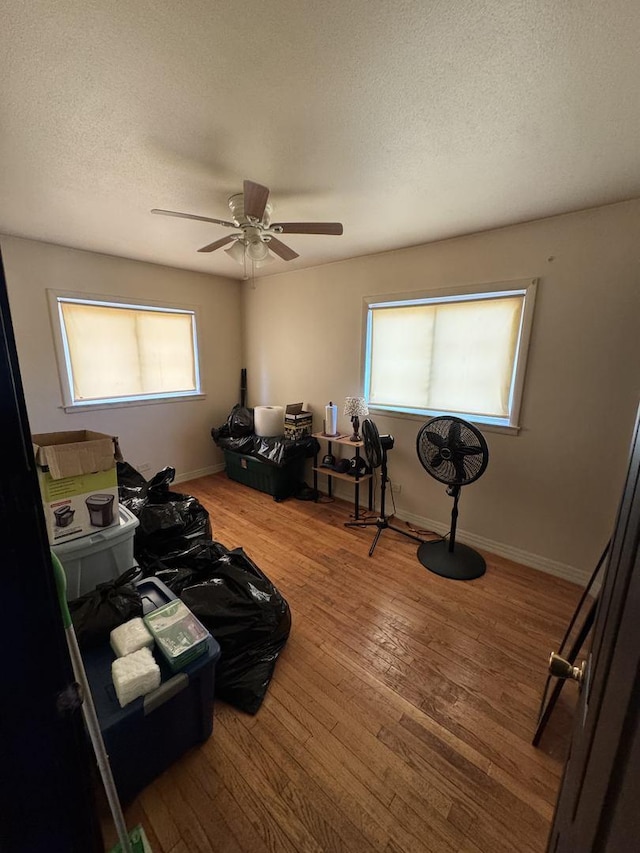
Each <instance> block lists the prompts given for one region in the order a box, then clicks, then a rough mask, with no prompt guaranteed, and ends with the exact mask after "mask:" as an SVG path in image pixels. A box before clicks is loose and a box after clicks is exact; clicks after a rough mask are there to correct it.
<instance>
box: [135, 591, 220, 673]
mask: <svg viewBox="0 0 640 853" xmlns="http://www.w3.org/2000/svg"><path fill="white" fill-rule="evenodd" d="M143 618H144V623H145V625H146V626H147V628H148V629H149V631H150V633H151V634H152V636H153V638H154V640H155V641H156V645H157V646H158V648H159V649H160V651H161V652H162V654H163V656H164V658H165V660H166V661H167V663H168V664H169V666H170V667H171V670H172V671H173V672H177V671H178V670H180V669H182V668H183V667H184V666H186V665H187V664H188V663H191V661H192V660H194V659H195V658H197V657H199V655H201V654H204V652H205V650H206V648H207V640H208V639H209V636H210V635H209V632H208V631H207V629H206V628H205V627H204V625H203V624H202V622H200V621H199V620H198V619H196V617H195V616H194V615H193V613H192V612H191V611H190V610H189V608H188V607H187V605H186V604H185V603H184V602H182V601H180V599H177V600H176V601H170V602H168V603H167V604H165V605H164V606H163V607H158V609H157V610H153V611H152V612H151V613H148V614H147V615H146V616H144V617H143Z"/></svg>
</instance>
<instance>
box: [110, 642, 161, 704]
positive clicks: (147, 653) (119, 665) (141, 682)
mask: <svg viewBox="0 0 640 853" xmlns="http://www.w3.org/2000/svg"><path fill="white" fill-rule="evenodd" d="M111 678H112V679H113V686H114V687H115V691H116V696H117V697H118V702H119V703H120V707H121V708H124V706H125V705H128V704H129V702H133V700H134V699H137V698H138V696H146V694H147V693H151V691H152V690H155V689H156V688H157V687H160V667H159V666H158V664H157V663H156V662H155V660H154V659H153V655H152V654H151V650H150V649H147V648H144V649H138V651H137V652H134V653H133V654H131V655H125V657H123V658H116V660H114V662H113V663H112V664H111Z"/></svg>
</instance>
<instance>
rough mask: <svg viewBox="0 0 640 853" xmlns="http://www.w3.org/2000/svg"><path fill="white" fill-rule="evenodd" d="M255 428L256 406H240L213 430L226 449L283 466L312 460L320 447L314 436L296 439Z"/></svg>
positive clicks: (215, 436) (214, 436)
mask: <svg viewBox="0 0 640 853" xmlns="http://www.w3.org/2000/svg"><path fill="white" fill-rule="evenodd" d="M253 429H254V425H253V409H248V408H246V406H238V405H236V406H234V407H233V409H231V412H230V414H229V417H228V418H227V420H226V421H225V423H224V424H223V425H222V426H221V427H214V428H213V429H212V430H211V437H212V438H213V440H214V441H215V443H216V444H217V446H218V447H220V448H221V449H222V450H232V451H233V452H234V453H244V454H246V455H248V456H255V457H256V459H261V460H262V461H263V462H270V463H271V464H272V465H277V466H278V467H279V468H280V467H282V466H283V465H286V464H287V462H290V461H291V460H292V459H308V458H310V457H312V456H313V455H314V454H315V453H316V452H317V450H318V448H319V444H318V441H317V439H315V438H313V436H310V435H305V436H303V437H302V438H300V439H296V440H295V441H294V440H293V439H289V438H285V437H284V436H274V437H265V436H260V435H255V434H254V432H253Z"/></svg>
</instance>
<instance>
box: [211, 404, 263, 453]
mask: <svg viewBox="0 0 640 853" xmlns="http://www.w3.org/2000/svg"><path fill="white" fill-rule="evenodd" d="M253 429H254V427H253V409H248V408H247V407H246V406H239V405H237V404H236V405H235V406H234V407H233V409H231V412H230V413H229V416H228V418H227V420H226V421H225V423H224V424H223V425H222V426H221V427H217V428H216V427H214V428H213V429H212V430H211V437H212V438H213V440H214V441H215V443H216V444H219V442H220V440H221V439H228V438H245V437H247V436H252V435H253ZM229 449H230V448H229Z"/></svg>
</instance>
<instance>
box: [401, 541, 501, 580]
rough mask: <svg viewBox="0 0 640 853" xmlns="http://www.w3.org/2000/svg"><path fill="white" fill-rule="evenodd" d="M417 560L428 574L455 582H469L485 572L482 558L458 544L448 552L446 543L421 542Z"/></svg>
mask: <svg viewBox="0 0 640 853" xmlns="http://www.w3.org/2000/svg"><path fill="white" fill-rule="evenodd" d="M418 559H419V560H420V562H421V563H422V565H423V566H424V567H425V569H429V571H430V572H433V573H434V574H436V575H441V576H442V577H443V578H450V579H451V580H456V581H471V580H473V579H474V578H479V577H481V576H482V575H483V574H484V573H485V572H486V570H487V564H486V563H485V561H484V558H483V557H482V556H481V555H480V554H478V552H477V551H474V550H473V548H469V546H468V545H460V544H459V543H458V542H456V543H455V547H454V550H453V551H449V543H448V542H446V541H443V542H423V543H422V545H421V546H420V547H419V548H418Z"/></svg>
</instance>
